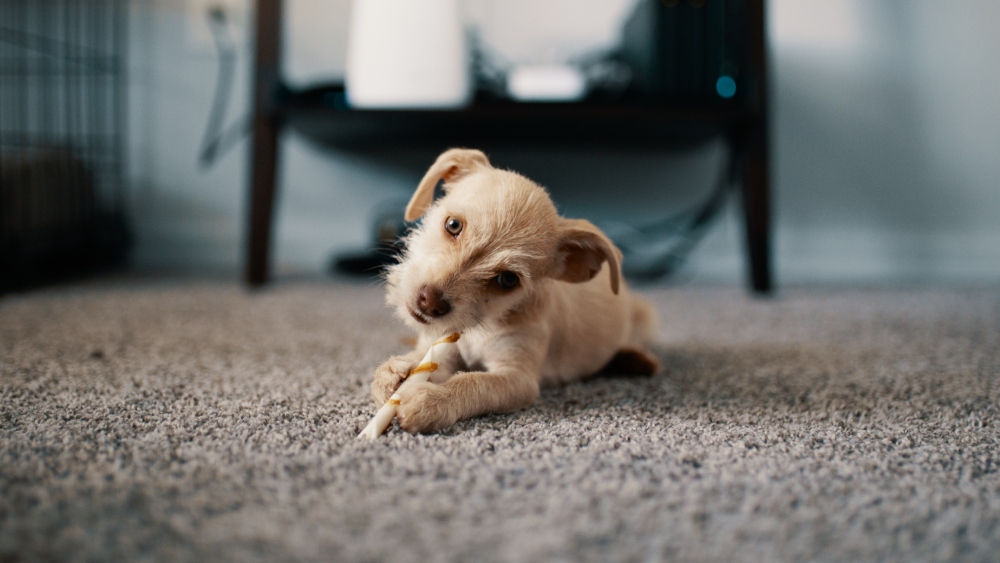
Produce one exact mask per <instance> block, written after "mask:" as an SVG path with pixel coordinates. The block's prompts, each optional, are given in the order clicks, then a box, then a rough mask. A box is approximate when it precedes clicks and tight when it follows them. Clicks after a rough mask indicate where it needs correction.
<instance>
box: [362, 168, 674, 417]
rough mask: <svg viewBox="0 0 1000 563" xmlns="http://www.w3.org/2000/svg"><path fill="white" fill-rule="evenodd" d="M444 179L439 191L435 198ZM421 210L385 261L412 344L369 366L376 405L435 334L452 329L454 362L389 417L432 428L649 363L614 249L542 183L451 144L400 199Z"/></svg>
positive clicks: (643, 369) (647, 320)
mask: <svg viewBox="0 0 1000 563" xmlns="http://www.w3.org/2000/svg"><path fill="white" fill-rule="evenodd" d="M442 179H443V180H444V181H445V184H444V190H445V192H446V195H445V196H444V197H442V198H441V199H439V200H438V201H437V202H434V189H435V187H436V186H437V183H438V182H439V181H440V180H442ZM421 216H424V221H423V223H422V224H421V225H420V227H419V228H417V229H416V230H414V231H413V232H412V233H411V234H410V235H409V236H408V237H407V239H406V251H405V254H404V255H403V258H402V260H401V261H400V263H399V264H397V265H395V266H393V267H391V268H390V269H389V271H388V275H387V281H388V294H387V297H386V301H387V302H388V303H389V305H391V306H393V307H395V309H396V313H397V314H398V315H399V317H400V318H402V319H403V320H404V321H406V323H407V324H409V325H410V326H412V327H413V328H414V329H416V330H417V333H418V335H419V337H418V342H417V345H416V348H415V349H414V351H413V352H411V353H410V354H407V355H405V356H395V357H392V358H390V359H389V360H387V361H386V362H385V363H383V364H382V365H381V366H379V368H378V369H377V370H376V371H375V380H374V382H373V383H372V395H373V396H374V398H375V402H376V403H377V404H378V405H380V406H381V405H382V404H383V403H385V401H386V400H387V399H388V398H389V396H390V395H391V394H392V393H393V392H395V391H396V389H397V388H398V387H399V384H400V382H401V381H402V380H403V378H405V377H406V375H407V373H408V372H409V370H410V368H412V367H414V366H415V365H416V364H417V362H419V361H420V358H421V357H422V356H423V355H424V352H426V351H427V348H428V346H430V344H431V343H432V342H433V341H434V340H435V339H437V338H438V337H440V336H441V335H443V334H448V333H451V332H461V333H462V339H461V340H459V341H458V347H459V352H460V354H461V357H460V358H459V359H458V360H457V362H458V363H457V365H453V366H443V368H444V369H440V370H439V373H442V372H443V373H451V372H453V371H454V370H455V369H461V370H468V371H461V372H458V373H455V374H454V375H453V376H450V377H449V376H446V377H445V378H437V379H434V378H432V383H423V384H420V385H419V386H416V387H415V388H413V389H411V390H409V391H408V392H405V393H403V394H402V396H401V402H400V404H399V407H398V411H397V412H398V420H399V423H400V426H401V427H402V428H403V429H404V430H407V431H409V432H431V431H434V430H438V429H441V428H445V427H448V426H450V425H452V424H454V423H455V421H457V420H460V419H463V418H468V417H472V416H477V415H481V414H485V413H495V412H508V411H513V410H517V409H520V408H524V407H527V406H528V405H531V404H532V402H534V400H535V398H536V397H538V390H539V385H540V384H543V383H560V382H568V381H573V380H576V379H580V378H581V377H584V376H588V375H592V374H594V373H597V372H598V371H600V370H601V368H603V367H605V366H607V365H608V364H609V363H611V362H612V360H614V367H615V369H616V371H622V370H626V371H629V372H633V373H650V374H651V373H653V372H654V371H656V369H657V362H656V360H655V358H654V357H653V356H652V355H650V354H648V353H646V352H644V351H643V350H644V348H645V346H646V344H648V343H649V341H650V339H651V338H652V336H653V332H654V330H655V320H654V317H653V314H652V310H651V309H650V307H649V306H648V304H646V303H645V302H644V301H641V300H640V299H639V298H637V297H634V296H632V295H630V294H629V292H628V289H627V288H626V286H625V283H624V281H623V280H622V279H621V266H620V265H621V252H620V251H619V250H618V249H617V248H616V247H615V246H614V244H613V243H612V242H611V241H610V240H609V239H608V237H606V236H605V235H604V233H602V232H601V231H600V230H599V229H598V228H597V227H595V226H594V225H592V224H591V223H590V222H588V221H584V220H581V219H564V218H562V217H560V216H559V214H558V213H557V212H556V209H555V206H554V205H553V204H552V200H551V199H550V198H549V195H548V194H547V193H546V192H545V190H544V189H542V188H541V187H539V186H538V185H536V184H535V183H534V182H532V181H531V180H528V179H527V178H525V177H523V176H520V175H518V174H515V173H513V172H508V171H505V170H497V169H496V168H493V167H492V166H491V165H490V162H489V160H487V158H486V155H484V154H483V153H482V152H480V151H477V150H469V149H451V150H449V151H447V152H445V153H444V154H442V155H441V156H440V157H438V159H437V161H436V162H435V163H434V165H433V166H431V168H430V170H428V171H427V174H426V175H425V176H424V178H423V180H421V181H420V185H419V186H417V191H416V192H415V193H414V194H413V198H412V199H411V200H410V203H409V205H408V206H407V207H406V219H407V220H408V221H414V220H416V219H418V218H420V217H421Z"/></svg>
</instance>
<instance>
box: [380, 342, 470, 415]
mask: <svg viewBox="0 0 1000 563" xmlns="http://www.w3.org/2000/svg"><path fill="white" fill-rule="evenodd" d="M433 343H434V340H431V339H429V338H423V339H421V340H420V341H419V342H418V343H417V347H416V349H414V350H413V351H412V352H410V353H409V354H405V355H403V356H393V357H391V358H389V359H388V360H386V361H385V362H382V365H380V366H379V367H378V369H376V370H375V379H374V380H373V381H372V398H373V399H375V404H376V405H377V406H382V405H384V404H385V402H386V401H388V400H389V397H391V396H392V394H393V393H395V392H396V390H397V389H399V386H400V384H401V383H403V380H404V379H406V377H407V376H408V375H409V374H410V370H411V369H413V368H415V367H416V366H417V363H418V362H420V360H421V359H423V357H424V354H426V353H427V349H428V348H430V347H431V346H432V345H433ZM436 359H437V361H438V364H439V367H438V370H437V372H435V373H434V374H432V375H431V381H433V382H434V383H439V382H441V381H443V380H444V379H446V378H447V377H448V376H449V375H450V374H452V373H454V371H455V370H456V369H459V366H462V365H463V364H462V361H461V358H460V357H459V356H458V354H457V353H452V354H443V355H441V356H440V357H438V358H436Z"/></svg>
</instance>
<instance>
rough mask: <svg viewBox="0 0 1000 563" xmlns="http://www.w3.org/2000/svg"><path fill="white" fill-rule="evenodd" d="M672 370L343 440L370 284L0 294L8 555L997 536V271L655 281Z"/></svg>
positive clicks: (352, 557)
mask: <svg viewBox="0 0 1000 563" xmlns="http://www.w3.org/2000/svg"><path fill="white" fill-rule="evenodd" d="M647 295H648V296H649V297H650V299H651V300H652V301H653V302H654V304H655V305H656V307H657V309H658V310H659V312H660V314H661V316H662V318H663V327H662V330H661V332H660V341H661V344H660V348H659V350H658V353H659V354H660V356H661V358H662V360H663V363H664V366H665V369H664V371H663V372H662V373H661V374H659V375H657V376H654V377H652V378H626V377H620V378H614V377H607V378H600V379H595V380H591V381H588V382H585V383H580V384H574V385H570V386H567V387H564V388H559V389H549V390H545V391H543V393H542V396H541V398H540V400H539V401H538V402H537V404H536V405H535V406H533V407H532V408H530V409H527V410H524V411H521V412H517V413H514V414H509V415H503V416H488V417H484V418H479V419H475V420H469V421H465V422H461V423H459V424H458V425H457V426H455V427H454V428H452V429H450V430H449V431H447V432H444V433H442V434H437V435H430V436H411V435H406V434H403V433H400V432H399V431H398V430H392V431H390V434H389V435H388V436H384V437H383V438H382V439H380V440H379V441H377V442H374V443H369V442H362V441H358V440H356V439H355V435H356V434H357V432H358V431H359V430H360V429H361V428H362V427H363V426H364V425H365V424H366V423H367V422H368V420H369V418H370V417H371V415H372V414H373V413H374V410H375V408H374V405H373V404H372V401H371V399H370V397H369V393H368V383H369V381H370V377H371V373H372V371H373V369H374V368H375V366H377V365H378V364H379V363H380V362H381V361H382V360H383V359H385V358H386V357H387V356H389V355H390V354H393V353H399V352H400V351H402V350H403V349H404V345H403V344H402V340H403V339H404V338H405V337H406V334H407V333H406V331H405V329H404V328H403V327H402V326H401V325H400V324H399V323H397V322H395V321H394V320H393V319H392V318H391V316H390V314H389V312H388V310H387V309H386V308H385V307H384V305H383V304H382V292H381V290H379V289H377V288H369V287H363V286H345V285H336V284H334V283H332V282H331V283H318V282H317V283H289V284H284V285H277V286H275V287H273V288H271V289H268V290H265V291H261V292H255V293H248V292H246V291H244V290H242V289H241V288H239V287H238V286H236V285H226V284H222V283H208V282H205V283H188V282H184V283H181V282H177V283H143V284H137V285H135V284H133V285H126V284H119V285H114V284H111V285H108V284H103V285H100V284H99V285H83V286H78V287H70V288H60V289H51V290H45V291H39V292H34V293H29V294H23V295H14V296H7V297H5V298H3V299H0V561H30V560H39V559H41V560H49V559H58V560H65V559H69V560H100V561H111V560H163V559H169V560H230V561H247V560H251V561H252V560H281V561H285V560H333V561H394V562H400V561H403V562H405V561H457V560H465V561H467V560H497V561H538V560H561V561H587V560H594V561H659V560H698V561H700V560H725V561H733V560H804V559H821V560H856V559H879V560H900V561H913V560H942V559H962V560H972V561H976V560H990V559H993V560H995V557H996V556H997V553H998V552H1000V471H998V470H1000V444H998V442H1000V408H998V405H1000V352H998V347H1000V344H998V343H1000V293H998V292H996V291H985V290H944V289H925V290H906V291H889V290H885V289H865V290H861V289H856V290H854V289H840V290H786V291H784V292H783V293H782V294H781V295H780V296H779V297H778V298H775V299H772V300H766V301H761V300H754V299H751V298H748V297H746V296H745V294H744V293H743V291H742V290H740V289H738V288H732V289H725V288H717V289H693V288H681V289H657V290H652V291H649V292H647Z"/></svg>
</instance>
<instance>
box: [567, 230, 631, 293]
mask: <svg viewBox="0 0 1000 563" xmlns="http://www.w3.org/2000/svg"><path fill="white" fill-rule="evenodd" d="M561 231H562V233H561V234H560V238H559V254H560V256H561V258H562V259H563V262H562V265H561V267H560V266H557V270H556V273H555V275H554V276H553V277H555V278H556V279H558V280H562V281H567V282H570V283H581V282H585V281H588V280H591V279H593V278H594V276H596V275H597V273H598V272H600V271H601V265H602V264H603V263H604V262H605V261H607V263H608V268H609V269H610V273H611V291H613V292H614V293H615V295H618V286H619V284H620V283H621V275H622V270H621V264H622V253H621V251H620V250H618V247H616V246H615V244H614V243H613V242H611V239H609V238H608V237H607V235H605V234H604V233H603V232H601V230H600V229H598V228H597V227H595V226H594V224H593V223H591V222H590V221H586V220H584V219H563V220H562V225H561Z"/></svg>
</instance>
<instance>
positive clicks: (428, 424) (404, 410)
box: [396, 383, 456, 434]
mask: <svg viewBox="0 0 1000 563" xmlns="http://www.w3.org/2000/svg"><path fill="white" fill-rule="evenodd" d="M396 418H397V419H398V420H399V427H400V428H402V429H403V430H406V431H407V432H409V433H411V434H416V433H418V432H435V431H438V430H441V429H444V428H447V427H449V426H451V425H452V424H455V420H456V418H455V415H454V414H452V412H451V410H450V409H449V408H448V397H447V392H446V391H445V388H444V386H442V385H435V384H434V383H418V384H416V385H412V386H409V389H407V390H406V391H404V392H402V393H400V402H399V406H398V407H396Z"/></svg>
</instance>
